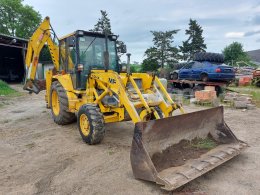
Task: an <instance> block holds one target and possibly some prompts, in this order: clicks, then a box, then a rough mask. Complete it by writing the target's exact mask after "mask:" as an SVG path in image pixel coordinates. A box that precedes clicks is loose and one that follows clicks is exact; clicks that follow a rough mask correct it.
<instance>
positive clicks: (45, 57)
mask: <svg viewBox="0 0 260 195" xmlns="http://www.w3.org/2000/svg"><path fill="white" fill-rule="evenodd" d="M39 61H40V62H42V61H44V62H51V61H52V58H51V54H50V51H49V48H48V46H47V45H45V46H44V47H43V48H42V50H41V53H40V57H39Z"/></svg>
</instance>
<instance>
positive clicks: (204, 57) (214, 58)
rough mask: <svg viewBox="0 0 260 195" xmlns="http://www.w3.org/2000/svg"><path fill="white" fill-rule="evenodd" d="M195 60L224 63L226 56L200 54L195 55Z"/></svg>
mask: <svg viewBox="0 0 260 195" xmlns="http://www.w3.org/2000/svg"><path fill="white" fill-rule="evenodd" d="M193 60H194V61H209V62H217V63H224V55H223V54H219V53H207V52H198V53H196V54H195V55H194V58H193Z"/></svg>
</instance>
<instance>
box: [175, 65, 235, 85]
mask: <svg viewBox="0 0 260 195" xmlns="http://www.w3.org/2000/svg"><path fill="white" fill-rule="evenodd" d="M171 78H172V79H186V80H198V81H204V82H207V81H225V82H229V81H232V80H234V79H235V70H234V68H233V67H231V66H227V65H225V64H222V63H216V62H208V61H202V62H199V61H193V62H189V63H187V64H186V65H184V66H183V67H182V68H181V69H180V70H178V71H174V72H172V73H171Z"/></svg>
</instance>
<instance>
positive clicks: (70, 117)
mask: <svg viewBox="0 0 260 195" xmlns="http://www.w3.org/2000/svg"><path fill="white" fill-rule="evenodd" d="M54 91H56V92H57V95H58V99H59V108H60V109H59V113H58V114H55V113H54V111H53V105H52V104H53V100H52V93H53V92H54ZM50 96H51V101H50V105H51V115H52V118H53V120H54V122H55V123H57V124H58V125H67V124H70V123H73V122H75V121H76V116H75V114H74V113H71V112H68V107H69V103H68V97H67V94H66V91H65V90H64V88H63V87H62V85H61V84H60V83H59V82H58V81H54V82H53V83H52V85H51V92H50Z"/></svg>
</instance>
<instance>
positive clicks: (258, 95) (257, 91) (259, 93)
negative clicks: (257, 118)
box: [228, 86, 260, 107]
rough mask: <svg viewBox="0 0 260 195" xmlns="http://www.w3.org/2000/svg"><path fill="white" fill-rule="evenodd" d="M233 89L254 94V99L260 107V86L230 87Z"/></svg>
mask: <svg viewBox="0 0 260 195" xmlns="http://www.w3.org/2000/svg"><path fill="white" fill-rule="evenodd" d="M228 89H231V90H233V91H236V92H239V93H241V94H249V95H251V96H252V99H253V101H254V102H255V104H256V105H257V107H260V88H259V87H255V86H245V87H229V88H228Z"/></svg>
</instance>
